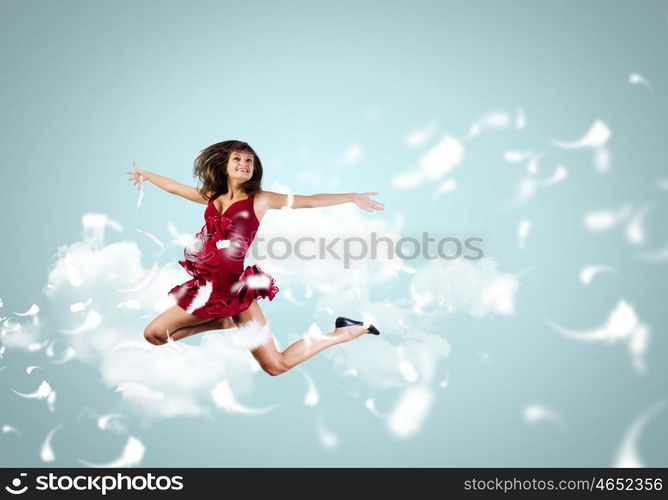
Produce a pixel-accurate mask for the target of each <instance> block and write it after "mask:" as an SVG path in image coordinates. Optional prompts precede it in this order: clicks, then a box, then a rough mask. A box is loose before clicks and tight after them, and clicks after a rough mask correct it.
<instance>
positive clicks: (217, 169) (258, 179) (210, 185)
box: [193, 141, 262, 200]
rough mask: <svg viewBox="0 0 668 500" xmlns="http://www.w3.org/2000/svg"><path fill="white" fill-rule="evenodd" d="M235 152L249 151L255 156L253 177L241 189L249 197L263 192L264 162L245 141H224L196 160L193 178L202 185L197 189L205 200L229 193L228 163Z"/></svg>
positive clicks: (205, 151)
mask: <svg viewBox="0 0 668 500" xmlns="http://www.w3.org/2000/svg"><path fill="white" fill-rule="evenodd" d="M234 151H247V152H248V153H251V154H252V155H253V156H254V158H253V175H252V176H251V178H250V179H248V180H247V181H246V182H244V183H243V184H242V185H241V188H242V189H243V190H244V192H245V193H246V194H247V195H248V196H251V195H253V194H256V193H257V192H259V191H261V190H262V162H261V161H260V157H259V156H258V155H257V153H256V152H255V150H253V148H252V147H250V145H249V144H248V143H246V142H243V141H223V142H218V143H216V144H213V145H211V146H209V147H207V148H206V149H203V150H202V151H201V152H200V154H199V156H198V157H197V158H196V159H195V166H194V168H193V177H197V178H199V180H200V182H201V183H202V186H201V187H199V188H197V189H198V190H199V192H200V194H201V195H202V196H204V198H205V199H207V200H213V199H215V198H217V197H218V196H220V195H221V194H225V193H227V163H228V161H229V159H230V155H231V154H232V153H233V152H234ZM208 193H211V196H210V197H209V196H208Z"/></svg>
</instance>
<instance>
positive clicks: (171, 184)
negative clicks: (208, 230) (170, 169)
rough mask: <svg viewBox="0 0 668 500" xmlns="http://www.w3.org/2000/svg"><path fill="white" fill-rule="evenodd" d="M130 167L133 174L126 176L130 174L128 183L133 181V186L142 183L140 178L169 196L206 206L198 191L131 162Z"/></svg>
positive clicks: (205, 201) (129, 172)
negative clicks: (173, 195) (132, 169)
mask: <svg viewBox="0 0 668 500" xmlns="http://www.w3.org/2000/svg"><path fill="white" fill-rule="evenodd" d="M132 166H133V167H134V169H135V170H134V172H132V171H128V174H130V179H128V180H130V181H134V183H135V184H137V183H138V182H142V178H143V180H145V181H149V182H151V183H152V184H154V185H155V186H158V187H159V188H160V189H163V190H164V191H167V192H168V193H170V194H176V195H178V196H182V197H183V198H186V199H188V200H190V201H194V202H196V203H203V204H206V203H207V202H208V200H206V199H205V198H204V196H202V194H201V193H200V192H199V190H198V189H197V188H195V187H192V186H188V185H186V184H181V183H180V182H176V181H175V180H174V179H171V178H170V177H165V176H164V175H158V174H156V173H155V172H149V171H148V170H143V169H141V168H139V167H138V166H137V165H136V164H135V162H132ZM140 176H141V177H140Z"/></svg>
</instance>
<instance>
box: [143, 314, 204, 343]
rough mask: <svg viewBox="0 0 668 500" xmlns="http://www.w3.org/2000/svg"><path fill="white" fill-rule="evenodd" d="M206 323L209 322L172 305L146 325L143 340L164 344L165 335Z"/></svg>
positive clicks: (165, 341)
mask: <svg viewBox="0 0 668 500" xmlns="http://www.w3.org/2000/svg"><path fill="white" fill-rule="evenodd" d="M208 321H211V320H210V319H209V318H200V317H199V316H194V315H193V314H190V313H187V312H186V311H185V310H184V309H183V308H182V307H180V306H178V305H176V304H174V305H173V306H172V307H170V308H169V309H167V310H166V311H164V312H163V313H161V314H159V315H158V316H157V317H156V318H154V319H153V320H152V321H151V322H150V323H149V324H148V325H146V328H144V338H145V339H146V340H147V341H149V342H150V343H151V344H155V345H162V344H166V343H167V335H169V334H171V333H172V332H175V331H176V330H178V329H179V328H184V327H190V326H194V325H199V324H202V323H206V322H208Z"/></svg>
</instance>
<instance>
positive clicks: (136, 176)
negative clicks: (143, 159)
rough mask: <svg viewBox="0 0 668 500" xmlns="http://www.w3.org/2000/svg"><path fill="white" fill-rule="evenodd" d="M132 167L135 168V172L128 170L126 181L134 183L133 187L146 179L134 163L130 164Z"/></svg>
mask: <svg viewBox="0 0 668 500" xmlns="http://www.w3.org/2000/svg"><path fill="white" fill-rule="evenodd" d="M132 166H133V167H134V168H135V171H134V172H133V171H131V170H128V171H127V173H128V174H130V178H129V179H128V180H129V181H130V182H132V181H134V184H133V185H134V186H136V185H137V184H139V183H140V182H142V181H143V180H144V179H145V178H146V177H145V176H144V171H143V170H142V169H140V168H139V167H138V166H137V165H136V164H135V162H132Z"/></svg>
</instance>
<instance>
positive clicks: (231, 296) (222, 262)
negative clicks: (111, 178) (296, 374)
mask: <svg viewBox="0 0 668 500" xmlns="http://www.w3.org/2000/svg"><path fill="white" fill-rule="evenodd" d="M133 167H134V171H128V172H127V173H128V174H130V178H129V180H130V181H131V182H132V181H134V184H135V185H136V184H137V183H140V182H143V181H144V180H148V181H150V182H152V183H153V184H154V185H156V186H158V187H159V188H160V189H163V190H165V191H167V192H168V193H171V194H175V195H178V196H182V197H183V198H186V199H187V200H190V201H194V202H195V203H201V204H203V205H206V209H205V210H204V220H205V225H204V226H203V227H202V229H201V231H200V232H199V233H197V235H196V237H195V238H194V240H193V242H192V244H189V245H187V246H186V248H185V250H184V256H185V260H180V261H179V264H180V265H181V266H182V267H183V268H184V269H185V270H186V271H187V272H188V274H190V275H191V276H192V279H191V280H189V281H187V282H185V283H182V284H180V285H176V286H175V287H173V288H172V289H171V290H170V291H169V292H168V294H169V295H170V296H171V297H172V298H173V299H174V300H175V302H176V303H175V305H173V306H172V307H170V308H168V309H167V310H166V311H164V312H163V313H161V314H160V315H159V316H157V317H156V318H154V319H153V320H152V321H151V322H150V323H149V324H148V325H147V326H146V328H145V329H144V337H145V338H146V340H148V341H149V342H150V343H152V344H155V345H163V344H166V343H167V342H168V338H169V337H171V339H172V340H180V339H182V338H185V337H188V336H190V335H194V334H197V333H201V332H204V331H208V330H219V329H227V328H234V327H235V326H236V327H238V328H241V327H242V326H244V325H248V324H251V323H252V322H254V323H256V324H258V325H260V326H263V327H264V326H266V324H267V321H266V319H265V317H264V314H263V313H262V309H260V305H259V304H258V302H257V300H256V299H258V298H268V299H269V300H272V299H273V298H274V296H275V295H276V293H277V292H278V291H279V290H278V287H277V286H276V285H275V283H274V278H273V277H271V276H270V275H269V274H267V273H265V272H264V271H262V270H261V269H260V268H259V267H258V266H256V265H253V266H248V267H246V268H245V269H244V257H245V255H246V252H247V250H248V248H249V246H250V245H251V243H252V242H253V239H254V238H255V234H256V232H257V230H258V227H259V225H260V221H261V220H262V217H264V214H265V213H266V212H267V210H272V209H273V210H276V209H281V208H283V207H290V208H293V209H294V208H316V207H328V206H331V205H340V204H342V203H349V202H353V203H355V204H356V205H357V206H358V207H360V208H362V209H364V210H367V211H374V210H383V208H384V205H383V204H382V203H380V202H378V201H375V200H372V199H370V198H369V196H371V195H376V194H378V193H341V194H314V195H309V196H306V195H285V194H280V193H274V192H271V191H263V190H262V187H261V184H262V162H261V161H260V158H259V156H258V155H257V154H256V153H255V151H254V150H253V148H251V147H250V146H249V145H248V144H247V143H245V142H241V141H224V142H219V143H217V144H213V145H212V146H209V147H207V148H206V149H204V150H203V151H202V152H201V153H200V155H199V156H198V157H197V159H196V160H195V165H194V169H193V175H194V176H195V177H197V178H198V179H199V180H200V182H201V183H202V186H201V187H199V188H195V187H192V186H188V185H185V184H181V183H178V182H176V181H175V180H173V179H170V178H168V177H163V176H161V175H158V174H155V173H153V172H149V171H147V170H142V169H140V168H139V167H137V165H135V164H134V163H133ZM334 326H335V328H334V331H332V332H331V333H327V334H325V335H322V336H320V337H316V338H309V339H308V342H307V341H306V340H305V339H301V340H298V341H297V342H295V343H293V344H291V345H290V346H288V348H287V349H285V350H284V351H283V352H279V351H278V349H277V348H276V345H275V343H274V340H273V337H271V336H269V337H268V340H267V341H266V342H264V343H263V344H262V345H260V346H258V347H254V348H253V349H251V353H252V354H253V357H254V358H255V359H256V360H257V361H258V363H259V364H260V366H261V367H262V369H263V370H264V371H265V372H267V373H268V374H270V375H280V374H282V373H285V372H286V371H288V370H290V369H291V368H293V367H295V366H296V365H298V364H299V363H301V362H303V361H305V360H307V359H308V358H310V357H312V356H314V355H315V354H317V353H319V352H321V351H322V350H324V349H326V348H327V347H331V346H333V345H336V344H341V343H343V342H347V341H349V340H352V339H355V338H357V337H360V336H361V335H363V334H365V333H372V334H375V335H379V334H380V332H379V331H378V329H377V328H376V327H375V326H373V325H369V324H368V323H363V322H362V321H359V320H353V319H350V318H345V317H338V318H336V321H335V325H334Z"/></svg>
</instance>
